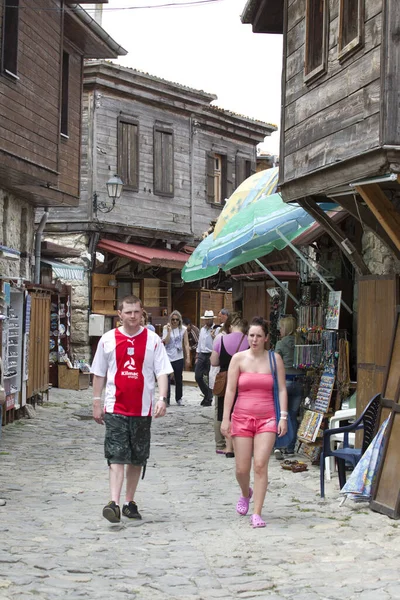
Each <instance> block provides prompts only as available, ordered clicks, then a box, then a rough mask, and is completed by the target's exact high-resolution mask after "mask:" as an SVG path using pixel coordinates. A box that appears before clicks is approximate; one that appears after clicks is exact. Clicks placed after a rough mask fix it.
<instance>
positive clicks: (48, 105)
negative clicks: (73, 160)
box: [0, 0, 62, 171]
mask: <svg viewBox="0 0 400 600" xmlns="http://www.w3.org/2000/svg"><path fill="white" fill-rule="evenodd" d="M25 3H28V0H23V1H21V2H20V7H21V8H20V10H19V43H18V76H19V80H18V81H14V80H13V79H11V78H9V77H7V76H1V78H0V148H1V149H3V150H5V151H7V152H9V153H11V154H12V155H14V156H16V157H18V158H24V159H26V160H28V161H30V162H32V163H34V164H36V165H40V166H42V167H45V168H47V169H50V170H52V171H57V169H58V139H59V118H60V115H59V101H60V94H59V90H60V48H61V46H60V44H61V33H62V27H61V19H62V11H61V10H48V9H50V8H51V9H55V8H60V7H61V1H59V0H42V2H41V3H40V6H41V7H42V8H43V9H44V10H29V9H28V10H24V9H23V7H24V4H25ZM3 4H4V3H3V2H2V3H1V7H3ZM1 10H2V9H1ZM1 31H2V29H1V30H0V32H1ZM0 35H1V33H0Z"/></svg>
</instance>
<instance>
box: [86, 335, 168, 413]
mask: <svg viewBox="0 0 400 600" xmlns="http://www.w3.org/2000/svg"><path fill="white" fill-rule="evenodd" d="M91 372H92V373H93V374H94V375H98V376H99V377H107V383H106V393H105V400H104V409H105V412H107V413H116V414H120V415H126V416H132V417H149V416H151V414H152V408H153V403H154V387H155V385H154V375H156V376H159V375H166V374H169V373H172V367H171V363H170V362H169V360H168V356H167V353H166V351H165V348H164V345H163V344H162V342H161V340H160V338H159V337H158V335H157V334H156V333H154V332H153V331H150V330H149V329H144V328H143V327H141V328H140V330H139V331H138V333H136V334H135V335H132V336H130V335H126V333H123V331H122V328H119V329H112V330H111V331H108V332H107V333H105V334H104V335H103V336H102V337H101V339H100V341H99V344H98V346H97V351H96V354H95V357H94V360H93V363H92V369H91Z"/></svg>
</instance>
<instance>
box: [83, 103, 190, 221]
mask: <svg viewBox="0 0 400 600" xmlns="http://www.w3.org/2000/svg"><path fill="white" fill-rule="evenodd" d="M118 116H121V117H124V116H128V117H133V118H135V119H136V120H137V121H138V124H139V191H138V192H135V191H132V190H126V189H125V190H124V191H123V193H122V196H121V198H120V199H119V200H118V203H117V205H116V207H115V209H114V210H113V211H112V212H111V213H109V214H107V215H98V216H99V220H105V221H107V222H108V223H114V224H119V223H123V224H125V225H129V226H134V227H144V228H151V229H154V230H160V231H171V232H177V233H188V232H189V229H190V165H189V148H190V139H189V119H188V118H187V117H186V116H184V115H180V114H176V113H174V112H172V111H171V110H168V109H162V108H161V107H157V106H151V105H148V104H144V103H142V102H139V101H132V99H128V98H124V97H122V98H121V97H119V96H117V95H111V94H110V93H107V94H101V98H99V99H98V100H97V102H96V112H95V122H96V144H95V148H96V149H97V153H96V170H95V174H94V177H95V178H96V179H97V181H96V189H97V192H98V194H99V197H100V198H101V199H103V200H106V199H107V192H106V182H107V179H109V177H110V176H111V175H113V174H114V173H117V133H118V127H117V118H118ZM156 124H158V125H163V126H165V127H169V128H170V129H172V131H173V138H174V141H173V144H174V174H175V177H174V196H173V197H163V196H159V195H157V194H155V193H154V175H153V169H154V164H153V150H154V126H155V125H156Z"/></svg>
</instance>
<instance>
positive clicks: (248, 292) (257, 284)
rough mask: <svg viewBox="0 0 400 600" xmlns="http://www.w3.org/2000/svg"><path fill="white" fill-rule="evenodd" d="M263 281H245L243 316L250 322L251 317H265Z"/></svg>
mask: <svg viewBox="0 0 400 600" xmlns="http://www.w3.org/2000/svg"><path fill="white" fill-rule="evenodd" d="M266 315H267V305H266V291H265V281H252V282H247V281H246V282H245V284H244V289H243V316H244V318H245V319H247V320H248V322H249V323H250V322H251V320H252V319H253V317H264V319H266V318H267V316H266Z"/></svg>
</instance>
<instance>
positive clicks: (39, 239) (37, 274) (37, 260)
mask: <svg viewBox="0 0 400 600" xmlns="http://www.w3.org/2000/svg"><path fill="white" fill-rule="evenodd" d="M48 218H49V209H48V207H47V206H46V207H45V209H44V213H43V215H42V218H41V219H40V223H39V227H38V228H37V230H36V236H35V277H34V280H33V282H34V283H40V255H41V244H42V233H43V231H44V228H45V225H46V223H47V219H48Z"/></svg>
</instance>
